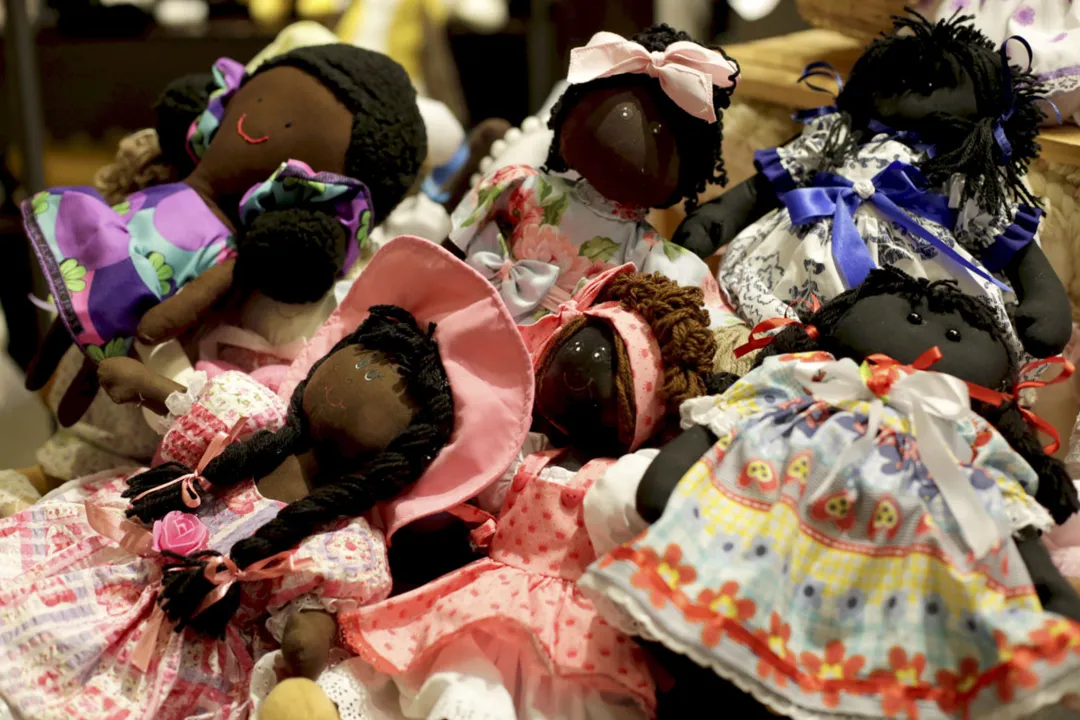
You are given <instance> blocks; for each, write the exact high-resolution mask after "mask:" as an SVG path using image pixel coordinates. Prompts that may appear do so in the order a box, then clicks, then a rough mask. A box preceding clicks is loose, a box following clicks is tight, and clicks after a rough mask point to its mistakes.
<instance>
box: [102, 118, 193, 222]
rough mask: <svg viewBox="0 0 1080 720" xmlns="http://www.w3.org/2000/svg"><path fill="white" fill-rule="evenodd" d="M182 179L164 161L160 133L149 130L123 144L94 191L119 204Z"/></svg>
mask: <svg viewBox="0 0 1080 720" xmlns="http://www.w3.org/2000/svg"><path fill="white" fill-rule="evenodd" d="M178 179H179V178H178V177H177V175H176V168H175V167H174V166H172V165H170V164H169V163H167V162H165V161H164V158H163V156H162V153H161V145H160V143H159V142H158V135H157V131H156V130H154V129H153V128H145V129H143V130H137V131H135V132H133V133H131V134H130V135H128V136H127V137H125V138H123V139H122V140H121V141H120V145H119V146H118V147H117V149H116V159H115V160H114V161H113V162H112V163H110V164H108V165H105V166H104V167H102V168H100V169H99V170H98V171H97V172H96V173H95V174H94V188H96V189H97V191H98V192H99V193H101V196H102V197H104V198H105V202H107V203H108V204H109V205H116V204H118V203H121V202H123V201H124V199H125V198H126V197H127V196H128V195H131V194H132V193H135V192H138V191H139V190H143V189H145V188H148V187H150V186H151V185H161V184H162V183H168V182H176V180H178Z"/></svg>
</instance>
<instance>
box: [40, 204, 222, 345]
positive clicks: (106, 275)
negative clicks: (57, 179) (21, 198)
mask: <svg viewBox="0 0 1080 720" xmlns="http://www.w3.org/2000/svg"><path fill="white" fill-rule="evenodd" d="M23 217H24V222H25V225H26V231H27V234H28V235H29V237H30V241H31V245H32V246H33V248H34V251H35V253H36V254H37V257H38V261H39V262H40V263H41V265H42V268H43V270H44V272H45V278H46V280H47V281H48V284H49V289H50V291H51V292H52V296H53V299H54V301H55V303H56V308H57V311H58V312H59V313H60V317H61V318H62V319H63V321H64V323H65V324H66V325H67V327H68V329H69V330H70V331H71V334H72V337H73V338H74V339H75V342H76V343H77V344H78V345H79V347H81V348H82V349H83V350H84V351H85V352H86V353H87V354H88V356H90V357H91V358H92V359H97V360H100V359H101V358H102V357H110V356H114V355H125V354H126V353H127V350H128V348H129V347H130V345H131V339H132V338H133V337H134V335H135V328H136V326H137V325H138V323H139V319H140V318H141V317H142V314H143V313H145V312H146V311H147V310H148V309H150V308H151V307H153V306H154V305H156V304H157V303H159V302H160V301H161V300H164V299H165V298H167V297H170V296H172V295H173V294H175V293H176V291H177V290H178V289H179V288H180V287H183V285H184V284H185V283H187V282H188V281H190V280H191V279H193V278H195V277H196V276H198V275H199V274H200V273H202V272H204V271H205V270H207V269H209V268H211V267H213V266H214V265H216V264H218V263H219V262H221V261H222V260H224V259H225V258H226V257H228V256H229V255H230V254H231V253H232V252H233V249H232V247H233V244H234V243H233V237H232V233H231V232H230V231H229V229H228V228H227V227H226V226H225V225H224V224H223V223H222V222H221V220H220V219H218V218H217V216H215V215H214V213H213V212H212V211H211V210H210V208H209V207H208V206H207V205H206V203H205V202H203V200H202V198H201V197H199V195H198V193H196V192H195V191H194V190H193V189H192V188H191V187H190V186H188V185H186V184H184V183H166V184H164V185H155V186H153V187H149V188H146V189H144V190H140V191H138V192H136V193H134V194H132V195H130V196H128V198H127V199H126V200H125V201H124V202H122V203H120V204H119V205H116V206H113V207H110V206H109V204H108V203H107V202H106V201H105V199H104V198H103V197H102V196H101V195H100V194H99V193H98V192H97V191H96V190H94V189H93V188H91V187H64V188H52V189H49V190H43V191H42V192H39V193H37V194H36V195H34V197H33V199H32V200H31V201H30V202H28V203H26V204H25V205H24V207H23ZM93 348H97V349H96V350H94V349H93Z"/></svg>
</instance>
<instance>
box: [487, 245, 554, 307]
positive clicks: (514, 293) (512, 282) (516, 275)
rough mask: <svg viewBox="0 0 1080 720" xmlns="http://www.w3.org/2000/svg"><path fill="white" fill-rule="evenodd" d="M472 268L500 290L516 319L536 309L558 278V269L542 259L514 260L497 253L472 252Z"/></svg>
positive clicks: (488, 251)
mask: <svg viewBox="0 0 1080 720" xmlns="http://www.w3.org/2000/svg"><path fill="white" fill-rule="evenodd" d="M468 263H469V265H471V266H472V267H473V268H474V269H476V270H477V271H478V272H479V273H480V274H481V275H483V276H484V277H485V278H487V280H488V282H490V283H491V284H492V285H494V286H495V287H497V288H498V289H499V295H500V296H501V297H502V299H503V302H504V303H506V307H507V309H509V310H510V314H511V315H513V316H514V319H515V320H517V321H519V322H520V319H521V318H522V317H523V316H527V315H528V314H529V313H531V312H533V311H534V310H536V308H537V307H539V305H540V303H541V302H543V300H544V298H546V297H547V296H548V293H550V292H551V289H552V288H553V287H555V282H556V281H557V280H558V279H559V266H558V265H552V264H551V263H546V262H543V261H542V260H529V259H524V260H511V259H510V258H508V257H504V256H502V255H500V254H499V253H497V252H492V251H490V250H484V251H481V252H476V253H473V254H472V255H470V256H469V259H468Z"/></svg>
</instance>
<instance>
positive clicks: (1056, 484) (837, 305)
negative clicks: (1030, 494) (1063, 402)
mask: <svg viewBox="0 0 1080 720" xmlns="http://www.w3.org/2000/svg"><path fill="white" fill-rule="evenodd" d="M876 295H899V296H901V297H905V298H907V299H908V300H909V301H910V302H911V303H912V307H913V308H914V307H915V306H916V303H917V302H918V301H919V300H925V301H926V303H927V305H928V307H929V309H930V311H931V312H935V313H944V312H955V313H957V314H959V315H960V317H961V318H963V320H964V322H966V323H967V324H969V325H970V326H972V327H973V328H977V329H979V330H983V331H986V332H988V333H990V334H991V335H992V336H993V337H995V338H997V339H998V340H999V341H1000V342H1001V344H1002V345H1004V346H1005V347H1006V348H1008V344H1007V343H1005V341H1004V338H1003V337H1002V331H1001V328H1000V327H999V326H998V324H997V323H996V322H995V321H994V314H993V311H992V310H991V308H990V306H989V305H988V304H987V303H986V302H985V301H983V300H982V299H981V298H978V297H975V296H973V295H967V294H966V293H963V292H961V291H960V289H959V288H958V287H957V284H956V281H955V280H937V281H933V282H931V281H929V280H926V279H915V278H912V277H911V276H910V275H907V274H906V273H904V272H903V271H901V270H898V269H896V268H893V267H885V268H880V269H875V270H871V271H870V274H869V275H867V277H866V280H864V281H863V282H862V284H860V285H858V286H856V287H854V288H852V289H850V290H847V291H845V292H843V293H841V294H840V295H837V296H836V297H835V298H833V299H832V300H830V301H829V302H827V303H825V304H824V305H823V306H822V307H821V308H819V309H818V310H817V311H815V312H805V313H802V314H801V317H800V319H801V322H802V323H803V325H801V326H800V325H789V326H787V327H785V328H784V329H783V330H781V331H780V332H779V333H777V334H776V335H775V336H774V338H773V341H772V342H771V343H770V344H769V345H767V346H765V347H764V348H762V349H761V350H760V352H759V353H758V356H757V358H756V359H755V361H754V366H755V367H757V366H759V365H761V364H762V363H763V362H765V359H766V358H769V357H772V356H774V355H783V354H788V353H801V352H811V351H815V350H823V351H825V352H828V353H830V354H832V355H833V356H834V357H837V358H844V357H848V358H851V359H853V360H856V361H862V360H863V359H864V358H862V357H854V356H853V354H852V352H851V350H850V349H849V348H846V347H844V346H842V345H841V344H840V343H839V342H837V340H836V338H835V337H834V336H833V329H834V328H835V327H836V325H837V323H839V322H840V320H841V319H842V318H843V317H844V316H845V315H846V314H847V312H848V311H849V310H851V308H852V307H854V306H855V304H856V303H857V302H859V301H860V300H863V299H865V298H868V297H873V296H876ZM811 325H812V326H813V327H814V328H815V329H816V330H817V333H816V334H814V333H808V332H807V326H811ZM1008 352H1009V365H1010V371H1011V372H1010V375H1011V377H1010V378H1009V379H1007V380H1005V382H1004V386H1003V387H998V388H992V389H994V390H999V391H1005V390H1009V389H1011V387H1012V386H1013V384H1014V383H1015V381H1016V376H1017V374H1018V372H1019V358H1017V357H1016V355H1015V353H1014V352H1013V350H1012V349H1011V348H1010V349H1008ZM971 405H972V409H973V410H974V411H975V412H976V413H978V414H979V415H981V416H982V417H983V418H985V419H986V421H987V422H989V423H990V424H991V425H993V426H994V427H995V428H996V429H997V430H998V432H999V433H1001V435H1002V437H1004V438H1005V440H1006V441H1008V443H1009V445H1011V446H1012V448H1013V449H1014V450H1015V451H1016V452H1017V453H1018V454H1019V455H1020V456H1021V457H1022V458H1023V459H1024V460H1025V461H1026V462H1027V463H1028V464H1029V465H1030V466H1031V467H1032V469H1033V470H1035V472H1036V473H1037V474H1038V476H1039V487H1038V489H1037V491H1036V493H1035V500H1036V501H1037V502H1038V503H1039V504H1040V505H1042V506H1043V507H1045V508H1046V509H1047V510H1048V511H1049V512H1050V514H1051V516H1053V518H1054V521H1055V522H1057V523H1063V522H1065V520H1067V519H1068V518H1069V517H1071V516H1072V515H1073V513H1075V512H1077V511H1078V510H1080V496H1078V495H1077V492H1076V486H1075V485H1074V484H1073V482H1072V478H1071V477H1070V476H1069V473H1068V471H1067V470H1066V469H1065V466H1064V464H1063V463H1062V462H1061V461H1060V460H1058V459H1056V458H1054V457H1053V456H1051V455H1047V454H1046V452H1044V450H1043V448H1042V445H1041V444H1040V442H1039V438H1038V435H1037V434H1036V433H1035V432H1034V431H1033V430H1032V429H1031V427H1030V426H1029V425H1028V424H1027V421H1026V420H1025V419H1024V416H1023V414H1022V413H1021V412H1020V408H1019V406H1018V405H1017V404H1016V402H1014V401H1011V400H1009V401H1006V402H1004V403H1002V404H1001V405H993V404H990V403H985V402H981V401H978V400H974V399H973V400H972V403H971Z"/></svg>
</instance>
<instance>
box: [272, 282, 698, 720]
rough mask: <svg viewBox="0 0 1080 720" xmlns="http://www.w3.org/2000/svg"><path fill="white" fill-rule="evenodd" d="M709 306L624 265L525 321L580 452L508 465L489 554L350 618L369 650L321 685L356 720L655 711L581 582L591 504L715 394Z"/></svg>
mask: <svg viewBox="0 0 1080 720" xmlns="http://www.w3.org/2000/svg"><path fill="white" fill-rule="evenodd" d="M701 303H702V293H701V290H700V289H698V288H681V287H679V286H678V285H677V284H676V283H675V282H674V281H672V280H669V279H667V278H664V277H662V276H660V275H645V274H643V273H636V272H634V268H633V266H631V265H625V266H623V267H620V268H615V269H612V270H610V271H608V272H606V273H604V274H603V275H601V276H598V277H597V278H595V279H594V280H593V281H591V282H589V283H588V284H587V285H586V286H585V287H584V288H583V289H582V290H581V292H580V293H579V294H578V295H577V296H576V297H575V298H574V299H573V300H570V301H569V302H567V303H565V304H564V305H562V306H561V307H560V308H559V310H558V312H557V313H555V314H553V315H549V316H547V317H545V318H544V319H542V320H541V321H539V322H537V323H535V324H533V325H530V326H528V327H525V328H524V329H523V336H524V338H525V343H526V346H527V347H528V348H529V351H530V353H531V355H532V360H533V367H534V370H535V377H536V380H535V382H536V400H537V401H536V407H535V413H534V414H535V415H536V418H537V421H538V423H542V424H543V425H544V426H548V427H551V428H557V429H558V430H557V432H558V433H559V434H558V435H557V436H556V437H555V440H556V444H562V443H568V446H566V447H562V448H559V449H546V450H543V451H539V452H533V453H530V454H528V455H527V456H526V457H525V458H524V460H523V461H522V462H521V463H520V464H519V465H518V466H517V467H516V468H511V470H510V471H509V472H508V473H507V474H504V476H503V477H504V478H506V477H508V476H509V477H510V478H512V480H511V482H510V483H509V486H508V487H503V488H496V489H501V493H497V494H498V495H499V496H501V497H500V500H499V502H500V503H501V513H500V514H499V518H498V520H497V522H495V523H494V527H492V526H491V525H485V526H482V527H481V530H487V533H486V534H484V533H474V537H475V539H476V541H477V542H478V543H483V542H485V541H486V542H487V543H489V544H490V553H489V557H487V558H484V559H481V560H478V561H476V562H474V563H472V564H470V565H467V566H465V567H463V568H460V569H459V570H456V571H454V572H451V573H449V574H447V575H445V576H443V577H441V578H439V579H437V580H435V581H433V582H431V583H428V584H427V585H425V586H423V587H420V588H418V589H416V590H414V591H412V592H408V593H405V594H403V595H398V596H396V597H393V598H391V599H390V600H387V601H385V602H382V603H378V604H375V605H369V606H367V607H365V608H360V609H358V610H357V611H356V612H350V613H345V614H343V615H342V616H341V621H340V625H341V631H342V635H343V637H344V640H345V643H346V645H348V647H349V648H350V649H351V650H353V651H354V652H355V653H356V654H357V655H358V657H357V658H355V659H351V660H348V661H346V662H344V663H341V664H339V665H338V666H336V667H335V668H333V669H332V670H331V671H329V672H327V673H326V674H324V676H323V677H321V678H319V680H318V684H319V686H320V687H322V688H323V690H324V691H325V692H326V694H327V695H329V697H330V698H331V699H332V700H333V701H334V702H335V704H336V706H337V708H338V710H339V713H340V717H341V718H342V719H343V720H352V719H353V718H370V717H397V718H428V719H429V720H465V719H466V718H475V717H478V716H481V717H490V718H499V719H505V720H517V719H521V720H527V719H529V718H552V717H560V718H580V719H582V720H584V719H586V718H612V719H614V718H636V717H649V716H651V715H652V714H653V712H654V702H655V700H654V688H653V682H652V679H651V676H650V673H649V670H648V667H647V665H646V663H645V660H644V654H643V652H642V651H641V650H640V649H639V648H637V647H636V646H635V645H634V644H633V643H632V642H630V641H629V640H628V639H627V638H626V637H624V636H622V634H621V633H619V632H618V631H616V630H615V629H614V628H613V627H611V626H610V625H608V624H606V623H605V622H604V621H603V620H602V619H601V618H600V617H599V616H598V615H597V614H596V610H595V608H594V607H593V606H592V604H591V603H590V602H589V601H588V600H586V599H585V598H584V597H583V596H582V595H581V594H580V593H579V592H578V591H577V589H576V588H575V585H574V582H575V581H576V580H577V578H578V577H579V576H580V575H581V572H582V571H583V570H584V568H585V567H586V566H587V565H588V564H589V562H591V561H592V559H593V558H594V553H593V549H592V544H591V539H590V533H589V529H588V527H587V522H586V518H585V514H584V513H585V511H584V508H583V505H582V500H583V498H584V496H585V493H586V491H587V490H588V488H589V486H590V485H591V484H592V482H593V481H594V480H596V479H597V478H598V477H599V476H600V475H602V474H603V473H604V472H605V470H606V469H607V468H608V467H609V466H610V465H611V464H612V462H613V460H610V459H606V458H605V456H607V457H614V456H617V455H619V454H622V453H623V452H626V451H632V450H635V449H637V448H638V447H640V446H641V445H642V444H643V443H645V442H647V441H649V440H650V439H652V438H656V437H660V436H662V435H663V433H664V432H665V431H666V430H667V429H668V422H667V418H668V416H669V413H670V412H671V411H672V410H675V409H676V408H677V407H678V405H679V403H680V402H681V401H682V400H684V399H686V398H690V397H694V396H697V395H701V394H703V393H704V392H705V391H706V385H705V378H706V376H707V375H708V373H709V371H710V370H711V367H712V355H713V352H714V347H715V346H714V342H713V339H712V334H711V333H710V332H709V330H708V319H707V315H706V313H705V311H704V310H703V309H702V308H701ZM484 497H485V496H483V495H482V496H481V504H486V502H485V501H484ZM488 497H490V495H488ZM275 692H277V691H275ZM273 699H275V695H274V694H273V693H272V694H271V695H270V697H269V698H268V699H267V703H268V704H269V703H271V702H272V700H273ZM314 705H315V704H314V703H312V706H314ZM263 717H264V720H275V719H276V718H278V717H281V718H284V717H286V715H284V714H282V715H274V716H266V715H263ZM292 717H296V716H292Z"/></svg>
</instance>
